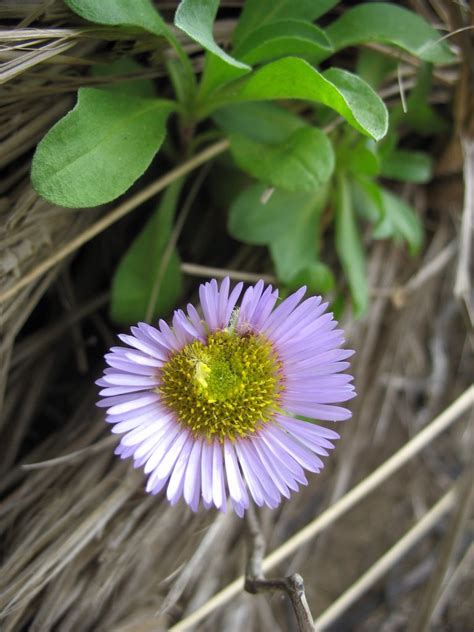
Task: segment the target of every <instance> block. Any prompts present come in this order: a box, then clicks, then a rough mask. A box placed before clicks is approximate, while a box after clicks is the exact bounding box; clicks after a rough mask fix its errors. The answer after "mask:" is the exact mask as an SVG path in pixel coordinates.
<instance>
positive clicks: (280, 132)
mask: <svg viewBox="0 0 474 632" xmlns="http://www.w3.org/2000/svg"><path fill="white" fill-rule="evenodd" d="M212 118H213V120H214V121H215V122H216V123H217V125H219V127H222V128H223V129H224V130H225V131H226V132H227V133H229V134H242V135H243V136H246V137H247V138H251V139H252V140H254V141H257V142H260V143H282V142H283V141H285V140H286V139H287V138H288V136H289V135H290V134H292V133H293V132H295V131H296V130H298V129H301V128H302V127H307V124H306V122H305V121H304V120H303V119H302V118H301V117H299V116H297V115H296V114H293V113H292V112H289V111H288V110H287V109H285V108H283V107H281V106H280V105H277V104H276V103H271V102H265V101H264V102H253V101H250V102H249V103H239V104H237V105H228V106H226V107H223V108H220V109H218V110H216V111H215V112H214V114H213V115H212Z"/></svg>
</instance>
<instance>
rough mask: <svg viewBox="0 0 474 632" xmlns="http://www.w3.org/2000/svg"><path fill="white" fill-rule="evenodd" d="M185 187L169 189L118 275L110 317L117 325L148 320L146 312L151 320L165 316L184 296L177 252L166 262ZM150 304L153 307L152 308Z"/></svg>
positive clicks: (123, 261) (121, 262)
mask: <svg viewBox="0 0 474 632" xmlns="http://www.w3.org/2000/svg"><path fill="white" fill-rule="evenodd" d="M182 184H183V182H182V181H178V182H175V183H173V184H172V185H170V186H169V187H168V189H167V190H166V191H165V193H164V194H163V196H162V198H161V202H160V205H159V207H158V208H157V209H156V211H155V212H154V213H153V215H152V216H151V218H150V219H149V220H148V222H147V223H146V225H145V227H144V228H143V230H142V231H141V233H140V234H139V235H138V236H137V237H136V238H135V240H134V241H133V243H132V245H131V246H130V248H129V249H128V250H127V252H126V253H125V255H124V256H123V257H122V259H121V261H120V263H119V265H118V267H117V270H116V271H115V275H114V278H113V281H112V295H111V305H110V313H111V316H112V318H113V320H114V321H116V322H117V323H120V324H122V325H129V324H131V323H136V322H138V321H140V320H145V319H146V317H147V312H150V313H152V318H156V316H158V315H166V314H167V313H168V312H170V311H171V309H172V308H173V307H174V306H175V305H176V302H177V301H178V299H179V297H180V295H181V293H182V275H181V269H180V261H179V257H178V254H177V252H176V250H173V252H172V254H171V257H170V258H169V260H168V263H167V264H166V262H165V261H164V260H163V257H164V255H165V251H166V248H167V244H168V241H169V239H170V237H171V231H172V227H173V217H174V214H175V210H176V205H177V203H178V199H179V193H180V191H181V188H182ZM162 266H164V267H163V268H162ZM160 281H161V282H160ZM157 290H158V291H157ZM151 302H153V303H154V304H153V305H150V303H151ZM150 308H151V309H150Z"/></svg>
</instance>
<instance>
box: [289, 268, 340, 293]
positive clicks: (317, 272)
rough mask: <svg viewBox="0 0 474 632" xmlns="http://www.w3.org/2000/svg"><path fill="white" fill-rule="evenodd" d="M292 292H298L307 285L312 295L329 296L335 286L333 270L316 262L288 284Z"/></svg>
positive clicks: (301, 271)
mask: <svg viewBox="0 0 474 632" xmlns="http://www.w3.org/2000/svg"><path fill="white" fill-rule="evenodd" d="M287 285H288V287H289V289H291V290H297V289H298V288H300V287H301V286H303V285H306V287H307V288H308V292H309V293H310V294H327V293H328V292H330V291H331V290H332V289H333V288H334V286H335V280H334V275H333V273H332V272H331V269H330V268H329V267H328V266H327V265H326V264H325V263H322V262H321V261H314V262H313V263H310V264H309V265H308V266H307V267H306V268H303V269H302V270H300V272H298V274H296V276H294V277H293V278H292V279H291V281H289V282H288V284H287Z"/></svg>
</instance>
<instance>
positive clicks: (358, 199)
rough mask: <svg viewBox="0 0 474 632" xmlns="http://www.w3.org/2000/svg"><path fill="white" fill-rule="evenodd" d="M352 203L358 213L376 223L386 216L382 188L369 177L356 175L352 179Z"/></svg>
mask: <svg viewBox="0 0 474 632" xmlns="http://www.w3.org/2000/svg"><path fill="white" fill-rule="evenodd" d="M351 196H352V203H353V205H354V209H355V211H356V213H357V214H358V215H359V216H360V217H362V218H364V219H365V220H367V221H368V222H371V223H372V224H376V223H377V222H380V221H381V220H382V218H383V216H384V208H383V200H382V189H381V188H380V187H379V186H378V185H377V184H375V182H373V180H369V179H367V178H360V177H356V178H354V179H353V180H351Z"/></svg>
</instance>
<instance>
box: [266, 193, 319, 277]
mask: <svg viewBox="0 0 474 632" xmlns="http://www.w3.org/2000/svg"><path fill="white" fill-rule="evenodd" d="M327 193H328V189H327V187H323V188H321V190H320V191H319V193H318V194H317V195H308V198H307V199H306V200H305V201H304V202H300V204H296V202H297V200H295V201H294V203H293V206H292V207H290V208H291V214H292V215H293V223H292V224H291V226H290V228H289V230H288V231H287V232H286V233H283V234H282V235H281V236H280V237H278V238H277V239H275V240H273V241H272V242H271V244H270V254H271V256H272V260H273V264H274V266H275V271H276V273H277V276H278V278H279V279H281V280H282V281H283V282H284V283H290V282H291V281H292V280H293V279H294V278H295V276H296V275H297V274H298V273H300V272H301V271H302V270H305V269H307V268H309V267H310V266H311V265H313V264H314V263H316V257H317V254H318V249H319V219H320V216H321V212H322V210H323V208H324V205H325V203H326V199H327Z"/></svg>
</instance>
